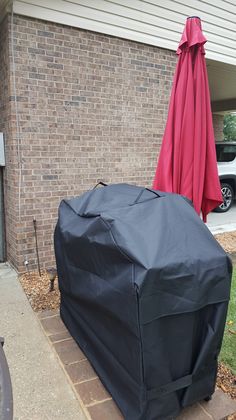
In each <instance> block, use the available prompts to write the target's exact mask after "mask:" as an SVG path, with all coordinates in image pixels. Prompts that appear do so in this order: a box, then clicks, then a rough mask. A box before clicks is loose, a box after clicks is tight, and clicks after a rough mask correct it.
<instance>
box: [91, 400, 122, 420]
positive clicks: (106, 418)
mask: <svg viewBox="0 0 236 420" xmlns="http://www.w3.org/2000/svg"><path fill="white" fill-rule="evenodd" d="M88 411H89V414H90V416H91V418H92V420H124V416H123V415H122V413H121V412H120V410H119V408H118V407H117V405H116V404H115V403H114V401H105V402H103V403H99V404H95V405H94V406H92V407H88Z"/></svg>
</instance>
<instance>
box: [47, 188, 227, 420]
mask: <svg viewBox="0 0 236 420" xmlns="http://www.w3.org/2000/svg"><path fill="white" fill-rule="evenodd" d="M157 194H158V195H157ZM55 251H56V261H57V269H58V275H59V286H60V291H61V316H62V319H63V321H64V322H65V324H66V326H67V327H68V329H69V331H70V333H71V334H72V336H73V337H74V338H75V340H76V341H77V343H79V345H80V346H81V348H82V349H83V351H84V352H85V354H86V355H87V357H88V359H89V360H90V361H91V363H92V365H93V367H94V368H95V370H96V371H97V373H98V375H99V376H100V378H101V380H102V382H103V383H104V385H105V386H106V387H107V389H108V390H109V391H110V393H111V394H112V396H113V398H114V400H115V401H116V402H117V404H118V406H119V407H120V409H121V411H122V413H123V415H124V417H125V419H127V420H141V419H142V420H157V419H165V420H166V419H168V418H171V417H173V416H175V415H177V414H178V413H179V412H180V410H181V408H182V407H185V406H187V405H189V404H192V403H194V402H196V401H199V400H201V399H203V398H205V397H208V396H210V395H211V394H212V393H213V392H214V387H215V380H216V371H217V356H218V354H219V351H220V348H221V342H222V337H223V331H224V325H225V319H226V312H227V304H228V300H229V293H230V281H231V269H232V267H231V262H230V259H229V258H228V256H227V255H226V253H225V252H224V250H223V249H222V248H221V247H220V245H219V244H218V243H217V242H216V240H215V239H214V237H213V236H212V235H211V233H210V232H209V230H208V228H207V227H206V226H205V225H204V224H203V222H202V221H201V220H200V218H199V217H198V215H197V214H196V213H195V210H194V209H193V208H192V206H191V205H190V204H189V203H188V202H187V201H186V200H185V199H184V198H183V197H181V196H179V195H175V194H167V193H161V192H158V191H156V192H155V191H151V190H147V189H145V188H141V187H137V186H132V185H126V184H118V185H110V186H107V187H104V188H98V189H96V190H92V191H89V192H87V193H85V194H83V195H81V196H80V197H77V198H74V199H72V200H64V201H62V203H61V204H60V208H59V219H58V223H57V226H56V230H55Z"/></svg>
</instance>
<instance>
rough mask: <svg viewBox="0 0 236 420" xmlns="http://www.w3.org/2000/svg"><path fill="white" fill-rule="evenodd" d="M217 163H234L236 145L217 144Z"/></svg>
mask: <svg viewBox="0 0 236 420" xmlns="http://www.w3.org/2000/svg"><path fill="white" fill-rule="evenodd" d="M216 155H217V162H232V161H233V160H234V159H235V157H236V145H235V144H232V145H230V144H226V145H224V144H217V145H216Z"/></svg>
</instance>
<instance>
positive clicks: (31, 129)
mask: <svg viewBox="0 0 236 420" xmlns="http://www.w3.org/2000/svg"><path fill="white" fill-rule="evenodd" d="M13 29H14V32H13V37H14V39H13V41H14V61H15V82H16V100H17V117H18V121H19V129H18V137H17V126H16V124H15V121H16V116H15V106H16V103H15V97H14V92H13V83H12V81H13V76H12V75H11V86H10V90H11V92H10V95H9V102H10V104H11V118H12V119H13V133H12V138H13V139H12V144H13V146H12V155H11V157H9V158H8V163H7V165H8V167H9V168H12V169H11V171H12V172H13V171H14V178H11V180H10V178H9V179H7V186H8V187H7V188H9V185H10V184H9V183H10V182H11V188H15V189H14V200H15V207H14V211H15V220H14V222H13V221H12V220H10V219H8V220H9V222H11V223H14V224H15V227H14V229H15V230H14V235H15V238H13V237H10V236H9V237H8V242H9V250H10V249H11V248H13V247H14V248H16V251H15V253H13V252H9V253H8V258H9V259H10V260H11V262H12V263H13V264H14V265H15V266H16V267H17V268H18V269H19V270H22V269H23V261H24V258H25V257H27V258H28V260H29V263H30V268H33V267H35V264H36V259H35V249H34V235H33V218H34V217H35V218H36V219H37V222H38V239H39V254H40V260H41V262H42V266H50V265H52V264H54V256H53V230H54V226H55V222H56V218H57V209H58V205H59V203H60V201H61V199H62V198H64V197H72V196H74V195H78V194H80V193H82V192H83V191H85V190H87V189H89V188H91V187H93V186H94V185H95V184H96V183H97V182H98V181H99V180H104V181H105V182H107V183H117V182H128V183H136V184H140V185H147V186H150V185H151V183H152V179H153V176H154V171H155V167H156V157H157V152H158V150H159V147H160V143H161V140H162V135H163V131H164V126H165V121H166V116H167V111H168V102H169V95H170V90H171V85H172V79H173V73H174V70H175V64H176V55H175V53H174V52H171V51H168V50H164V49H160V48H156V47H151V46H148V45H144V44H139V43H136V42H132V41H127V40H122V39H118V38H114V37H111V36H107V35H101V34H97V33H93V32H89V31H84V30H80V29H75V28H71V27H67V26H62V25H59V24H54V23H47V22H44V21H39V20H33V19H31V18H24V17H19V16H15V18H14V28H13ZM9 33H10V34H11V30H10V22H9ZM11 68H12V57H11ZM17 139H18V142H20V156H17V150H16V147H15V144H16V143H17ZM9 147H10V146H9ZM19 160H20V165H19ZM17 164H18V166H17ZM20 168H21V171H20ZM20 174H21V181H20V180H19V178H20ZM19 185H20V194H18V192H17V189H18V187H19ZM7 194H9V191H7ZM18 203H20V209H21V211H20V214H18V213H17V205H18ZM7 211H10V210H9V209H8V210H7Z"/></svg>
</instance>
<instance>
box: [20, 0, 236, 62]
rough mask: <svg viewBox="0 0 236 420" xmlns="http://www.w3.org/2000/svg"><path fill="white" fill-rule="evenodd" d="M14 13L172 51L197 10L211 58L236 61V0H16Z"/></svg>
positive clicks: (208, 55)
mask: <svg viewBox="0 0 236 420" xmlns="http://www.w3.org/2000/svg"><path fill="white" fill-rule="evenodd" d="M14 13H17V14H22V15H26V16H30V17H34V18H39V19H44V20H48V21H52V22H57V23H62V24H64V25H70V26H74V27H78V28H83V29H87V30H91V31H96V32H100V33H104V34H109V35H113V36H118V37H121V38H125V39H130V40H134V41H138V42H143V43H145V44H150V45H155V46H158V47H162V48H167V49H171V50H176V48H177V45H178V42H179V40H180V36H181V33H182V30H183V26H184V23H185V19H186V17H188V16H193V15H194V16H195V15H196V16H199V17H200V18H201V19H202V25H203V31H204V34H205V36H206V37H207V39H208V42H207V47H206V50H207V58H209V59H213V60H216V61H221V62H225V63H229V64H234V65H236V54H235V51H236V0H217V1H216V0H179V1H178V0H152V1H142V0H14Z"/></svg>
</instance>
